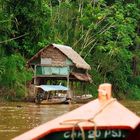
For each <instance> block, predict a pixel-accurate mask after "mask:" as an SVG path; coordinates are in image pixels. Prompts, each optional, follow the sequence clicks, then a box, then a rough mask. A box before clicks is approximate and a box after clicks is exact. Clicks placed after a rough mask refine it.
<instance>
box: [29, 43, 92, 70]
mask: <svg viewBox="0 0 140 140" xmlns="http://www.w3.org/2000/svg"><path fill="white" fill-rule="evenodd" d="M49 46H52V47H54V48H57V49H58V50H60V51H61V52H62V53H63V54H64V55H65V56H66V57H68V58H69V59H70V60H71V61H72V62H73V63H74V64H75V66H76V67H77V68H82V69H87V70H90V69H91V67H90V65H89V64H87V63H86V62H85V60H84V59H83V58H82V57H81V56H80V55H79V54H78V53H77V52H76V51H74V50H73V49H72V48H71V47H69V46H65V45H59V44H50V45H49ZM47 47H48V46H47ZM47 47H44V48H43V49H41V50H40V51H39V52H38V53H36V54H35V55H34V56H33V57H32V58H31V59H30V60H29V61H28V64H30V63H31V62H32V61H33V60H34V59H35V58H37V57H39V56H40V55H41V52H42V51H44V50H45V49H46V48H47Z"/></svg>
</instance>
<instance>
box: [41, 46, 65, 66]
mask: <svg viewBox="0 0 140 140" xmlns="http://www.w3.org/2000/svg"><path fill="white" fill-rule="evenodd" d="M41 58H49V59H50V58H51V65H52V66H53V65H54V66H55V65H57V66H64V65H66V59H67V58H66V56H65V55H64V54H63V53H62V52H60V51H59V50H58V49H56V48H53V47H51V46H49V47H48V48H46V49H45V50H44V51H43V52H42V53H41Z"/></svg>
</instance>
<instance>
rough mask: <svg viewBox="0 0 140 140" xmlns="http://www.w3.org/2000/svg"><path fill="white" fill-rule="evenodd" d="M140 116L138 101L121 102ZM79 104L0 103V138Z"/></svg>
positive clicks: (42, 121)
mask: <svg viewBox="0 0 140 140" xmlns="http://www.w3.org/2000/svg"><path fill="white" fill-rule="evenodd" d="M121 103H122V104H124V105H125V106H126V107H128V108H129V109H130V110H132V111H133V112H135V113H136V114H137V115H139V116H140V101H137V102H134V101H129V102H128V101H127V102H121ZM78 106H81V105H76V104H75V105H71V106H69V105H35V104H33V103H19V102H18V103H15V102H12V103H11V102H10V103H9V102H8V103H0V139H3V140H10V139H11V138H13V137H15V136H17V135H19V134H21V133H23V132H25V131H27V130H30V129H32V128H34V127H36V126H38V125H40V124H42V123H44V122H47V121H49V120H51V119H54V118H56V117H58V116H60V115H62V114H64V113H67V112H69V111H71V110H73V109H74V108H77V107H78Z"/></svg>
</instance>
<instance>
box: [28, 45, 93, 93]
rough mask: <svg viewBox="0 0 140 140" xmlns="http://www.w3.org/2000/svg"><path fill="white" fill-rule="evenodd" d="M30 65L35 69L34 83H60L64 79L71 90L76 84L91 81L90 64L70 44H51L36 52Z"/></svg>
mask: <svg viewBox="0 0 140 140" xmlns="http://www.w3.org/2000/svg"><path fill="white" fill-rule="evenodd" d="M28 65H29V66H30V67H32V68H33V71H34V76H33V81H32V83H33V84H34V85H41V84H58V81H59V82H60V81H62V83H63V82H64V83H65V84H66V86H67V87H70V89H71V90H75V88H76V87H77V86H76V85H78V86H79V85H81V84H82V85H83V84H86V83H89V82H91V76H90V75H89V74H88V71H89V70H90V69H91V67H90V65H89V64H87V63H86V62H85V61H84V59H83V58H82V57H81V56H80V55H79V54H78V53H77V52H75V51H74V50H73V49H72V48H71V47H69V46H65V45H58V44H50V45H48V46H46V47H44V48H43V49H41V50H40V51H39V52H38V53H36V54H35V55H34V56H33V57H32V58H31V59H30V60H29V61H28ZM77 82H79V83H80V84H77ZM82 87H83V88H84V87H85V86H82ZM80 89H81V88H80Z"/></svg>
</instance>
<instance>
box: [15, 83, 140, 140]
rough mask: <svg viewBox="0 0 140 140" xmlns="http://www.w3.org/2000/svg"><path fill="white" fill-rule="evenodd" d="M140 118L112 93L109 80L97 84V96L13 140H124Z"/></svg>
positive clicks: (139, 121)
mask: <svg viewBox="0 0 140 140" xmlns="http://www.w3.org/2000/svg"><path fill="white" fill-rule="evenodd" d="M139 123H140V118H139V117H138V116H137V115H136V114H134V113H133V112H131V111H130V110H128V109H127V108H126V107H124V106H123V105H121V104H120V103H119V102H118V101H117V100H116V99H114V98H112V96H111V84H108V83H104V84H101V85H100V86H99V89H98V98H97V99H95V100H93V101H91V102H89V103H87V104H84V105H82V106H80V107H79V108H77V109H75V110H73V111H71V112H69V113H66V114H64V115H62V116H60V117H57V118H56V119H54V120H51V121H49V122H46V123H44V124H42V125H40V126H38V127H36V128H34V129H32V130H30V131H28V132H25V133H24V134H22V135H20V136H17V137H15V138H13V140H125V139H127V137H128V136H130V135H131V133H132V132H133V131H134V129H135V128H136V126H137V125H138V124H139Z"/></svg>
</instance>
